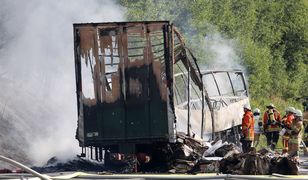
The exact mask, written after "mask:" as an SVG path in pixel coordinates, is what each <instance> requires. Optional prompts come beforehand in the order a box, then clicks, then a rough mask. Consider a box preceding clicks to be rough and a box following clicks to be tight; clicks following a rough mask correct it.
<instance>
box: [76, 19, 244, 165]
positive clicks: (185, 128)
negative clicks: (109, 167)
mask: <svg viewBox="0 0 308 180" xmlns="http://www.w3.org/2000/svg"><path fill="white" fill-rule="evenodd" d="M74 52H75V73H76V74H75V75H76V90H77V108H78V127H77V132H76V139H77V140H78V141H79V146H80V147H82V154H83V155H86V154H87V155H89V156H91V158H93V159H96V160H102V159H104V157H103V156H104V154H108V153H124V154H125V153H126V154H129V153H140V152H142V153H150V154H151V153H153V151H155V150H156V149H159V148H160V147H162V146H164V145H166V144H170V143H176V141H177V134H178V133H185V134H187V135H189V136H191V137H195V138H200V139H204V140H206V139H207V138H208V139H211V138H215V137H217V136H221V137H229V135H230V137H231V136H232V135H234V134H236V132H237V127H238V126H239V125H240V124H241V116H242V106H243V104H246V103H249V101H248V89H247V86H246V82H245V78H244V75H243V72H242V71H240V70H228V71H226V70H223V71H219V70H212V71H209V70H207V71H205V70H200V69H199V66H198V64H197V61H196V58H195V57H194V56H193V54H192V53H191V51H190V50H189V49H188V48H187V47H186V46H185V43H184V41H183V38H182V36H181V35H180V33H179V32H178V31H177V30H176V28H175V27H173V26H172V25H171V24H169V22H168V21H155V22H114V23H88V24H74ZM107 152H108V153H107Z"/></svg>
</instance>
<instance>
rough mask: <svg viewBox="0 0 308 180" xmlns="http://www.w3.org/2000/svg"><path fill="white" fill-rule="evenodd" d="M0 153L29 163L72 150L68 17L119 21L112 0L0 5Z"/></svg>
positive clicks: (119, 13) (74, 145)
mask: <svg viewBox="0 0 308 180" xmlns="http://www.w3.org/2000/svg"><path fill="white" fill-rule="evenodd" d="M0 12H1V13H0V87H1V93H0V146H1V148H0V154H3V155H6V156H9V157H11V158H13V159H17V160H20V161H22V162H25V163H27V164H30V165H41V164H42V163H44V162H46V160H48V159H49V158H50V157H52V156H58V157H60V158H61V157H62V158H68V157H71V156H73V155H76V153H78V151H79V148H78V143H77V140H75V138H74V137H75V131H76V126H77V106H76V88H75V72H74V71H75V70H74V54H73V53H74V49H73V48H74V47H73V25H72V24H73V23H87V22H112V21H123V9H121V7H119V6H118V5H116V4H115V3H114V1H111V0H103V1H95V0H78V1H76V0H66V1H54V0H47V1H40V0H28V1H22V0H19V1H11V0H2V1H1V6H0Z"/></svg>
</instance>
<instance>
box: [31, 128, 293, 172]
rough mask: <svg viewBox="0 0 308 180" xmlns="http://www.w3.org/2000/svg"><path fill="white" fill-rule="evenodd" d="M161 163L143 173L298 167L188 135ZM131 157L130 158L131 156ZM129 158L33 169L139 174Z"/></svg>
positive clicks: (268, 154) (287, 159)
mask: <svg viewBox="0 0 308 180" xmlns="http://www.w3.org/2000/svg"><path fill="white" fill-rule="evenodd" d="M160 147H161V148H160V150H159V153H156V154H159V156H156V157H152V159H153V160H154V159H156V160H157V159H160V160H159V162H165V163H158V164H155V163H153V162H152V163H148V164H144V165H145V166H142V164H139V165H140V166H139V168H138V172H141V173H149V172H151V173H166V172H169V173H190V174H195V173H223V174H238V175H269V174H273V173H278V174H285V175H296V174H298V167H297V163H296V162H295V161H294V160H293V159H294V158H292V157H291V156H288V155H281V154H279V153H277V152H273V151H271V150H268V149H261V150H259V151H257V152H256V151H255V150H254V149H252V151H250V152H249V153H242V152H241V148H239V147H238V146H236V145H235V144H233V143H227V142H222V140H217V141H213V142H203V141H201V140H198V139H197V138H192V137H189V136H187V135H185V134H184V133H179V134H177V143H175V144H169V145H167V146H160ZM129 157H130V156H129ZM129 157H126V160H125V161H124V162H120V161H117V163H114V166H112V167H109V166H108V167H106V166H105V165H104V163H102V162H96V161H93V160H89V159H83V158H81V157H76V158H74V159H72V160H69V161H68V162H60V161H58V160H57V158H55V157H54V158H51V159H50V160H49V161H48V162H47V164H46V165H45V166H43V167H32V168H33V169H34V170H36V171H38V172H41V173H50V172H59V171H92V172H106V173H135V172H137V171H136V159H135V158H129Z"/></svg>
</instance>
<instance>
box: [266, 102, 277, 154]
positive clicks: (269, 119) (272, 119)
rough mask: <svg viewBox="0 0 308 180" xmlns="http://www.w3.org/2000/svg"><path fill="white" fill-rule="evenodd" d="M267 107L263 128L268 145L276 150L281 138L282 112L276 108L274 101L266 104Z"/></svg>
mask: <svg viewBox="0 0 308 180" xmlns="http://www.w3.org/2000/svg"><path fill="white" fill-rule="evenodd" d="M266 108H267V111H265V112H264V115H263V129H264V132H265V136H266V141H267V146H269V147H270V148H271V149H272V150H274V149H275V148H276V145H277V142H278V139H279V130H280V127H279V124H280V113H279V111H277V110H276V109H275V106H274V105H273V104H272V103H271V104H269V105H268V106H266Z"/></svg>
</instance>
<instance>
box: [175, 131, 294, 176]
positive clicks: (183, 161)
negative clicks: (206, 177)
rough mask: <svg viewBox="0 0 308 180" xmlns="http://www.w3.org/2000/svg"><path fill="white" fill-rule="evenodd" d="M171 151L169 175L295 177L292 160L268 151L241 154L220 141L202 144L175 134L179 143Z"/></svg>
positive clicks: (232, 146) (234, 146)
mask: <svg viewBox="0 0 308 180" xmlns="http://www.w3.org/2000/svg"><path fill="white" fill-rule="evenodd" d="M173 148H175V151H174V155H175V157H174V159H175V160H174V161H173V162H172V163H171V166H170V170H169V172H170V173H223V174H239V175H244V174H245V175H269V174H272V173H278V174H289V175H296V174H298V167H297V163H296V162H295V161H294V160H293V159H294V158H292V157H291V156H287V155H281V154H279V153H277V152H273V151H271V150H268V149H261V150H259V151H257V152H256V151H255V150H254V149H252V151H251V152H249V153H242V152H241V149H240V148H239V147H237V146H236V145H235V144H233V143H227V142H224V143H222V141H221V140H218V141H213V142H211V143H208V142H205V143H204V142H201V141H199V140H196V139H194V138H191V137H188V136H186V135H184V134H178V143H176V145H174V147H173Z"/></svg>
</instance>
